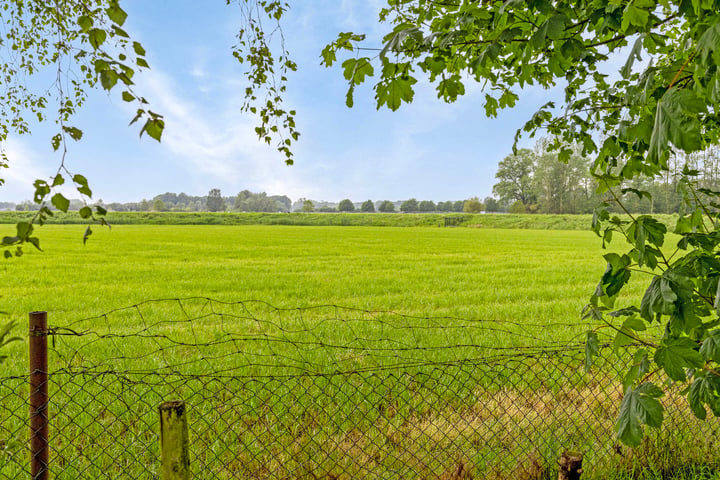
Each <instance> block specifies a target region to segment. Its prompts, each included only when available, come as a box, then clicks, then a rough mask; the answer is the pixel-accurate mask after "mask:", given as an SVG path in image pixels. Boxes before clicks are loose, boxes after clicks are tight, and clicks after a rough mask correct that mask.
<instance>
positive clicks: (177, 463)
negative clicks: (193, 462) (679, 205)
mask: <svg viewBox="0 0 720 480" xmlns="http://www.w3.org/2000/svg"><path fill="white" fill-rule="evenodd" d="M159 411H160V461H161V467H160V480H190V449H189V446H188V443H189V442H188V424H187V415H186V411H185V402H183V401H182V400H177V401H173V402H165V403H163V404H161V405H160V407H159Z"/></svg>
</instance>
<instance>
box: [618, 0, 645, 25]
mask: <svg viewBox="0 0 720 480" xmlns="http://www.w3.org/2000/svg"><path fill="white" fill-rule="evenodd" d="M649 18H650V12H648V11H647V10H643V9H641V8H638V7H637V6H636V4H635V2H628V4H627V6H626V7H625V11H624V12H623V19H622V25H621V29H622V30H627V29H628V27H629V26H630V25H634V26H636V27H640V28H642V27H645V25H647V23H648V20H649Z"/></svg>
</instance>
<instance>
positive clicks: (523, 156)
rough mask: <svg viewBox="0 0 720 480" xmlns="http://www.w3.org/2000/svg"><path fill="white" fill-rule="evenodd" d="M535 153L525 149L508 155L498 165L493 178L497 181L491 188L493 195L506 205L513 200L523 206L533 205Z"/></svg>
mask: <svg viewBox="0 0 720 480" xmlns="http://www.w3.org/2000/svg"><path fill="white" fill-rule="evenodd" d="M534 168H535V153H534V152H533V151H532V150H530V149H527V148H523V149H521V150H518V151H517V153H514V154H512V155H508V156H507V157H505V158H504V159H503V160H502V161H501V162H500V163H499V164H498V170H497V173H496V174H495V178H497V179H498V180H499V181H498V183H496V184H495V185H494V186H493V194H494V195H496V196H497V197H499V198H500V199H501V200H502V201H504V202H506V203H512V202H513V201H515V200H518V201H520V202H522V204H523V205H528V204H530V203H534V200H535V196H534V193H533V171H534Z"/></svg>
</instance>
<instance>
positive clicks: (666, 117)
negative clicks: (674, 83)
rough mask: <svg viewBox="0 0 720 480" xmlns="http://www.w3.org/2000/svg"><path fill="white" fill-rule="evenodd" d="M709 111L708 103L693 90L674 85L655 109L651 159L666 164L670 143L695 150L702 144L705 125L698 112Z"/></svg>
mask: <svg viewBox="0 0 720 480" xmlns="http://www.w3.org/2000/svg"><path fill="white" fill-rule="evenodd" d="M704 110H705V103H704V102H703V101H702V100H701V99H700V98H699V97H698V96H697V95H696V94H695V93H693V92H691V91H689V90H678V89H677V88H671V89H670V90H668V91H667V92H665V95H663V97H662V98H661V99H660V100H659V101H658V104H657V109H656V112H655V125H654V126H653V133H652V137H651V138H650V148H649V150H648V161H649V162H650V163H652V164H655V165H663V164H664V162H665V155H666V152H667V149H668V145H669V144H670V143H672V144H673V145H675V146H676V147H678V148H680V149H682V150H684V151H686V152H694V151H697V150H699V149H700V148H701V147H702V136H701V133H700V132H701V125H700V120H698V115H697V114H698V113H700V112H702V111H704Z"/></svg>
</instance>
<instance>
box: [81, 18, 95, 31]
mask: <svg viewBox="0 0 720 480" xmlns="http://www.w3.org/2000/svg"><path fill="white" fill-rule="evenodd" d="M78 26H80V30H82V32H83V33H87V32H88V31H89V30H90V29H91V28H92V26H93V20H92V18H90V17H88V16H85V15H81V16H79V17H78Z"/></svg>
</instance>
